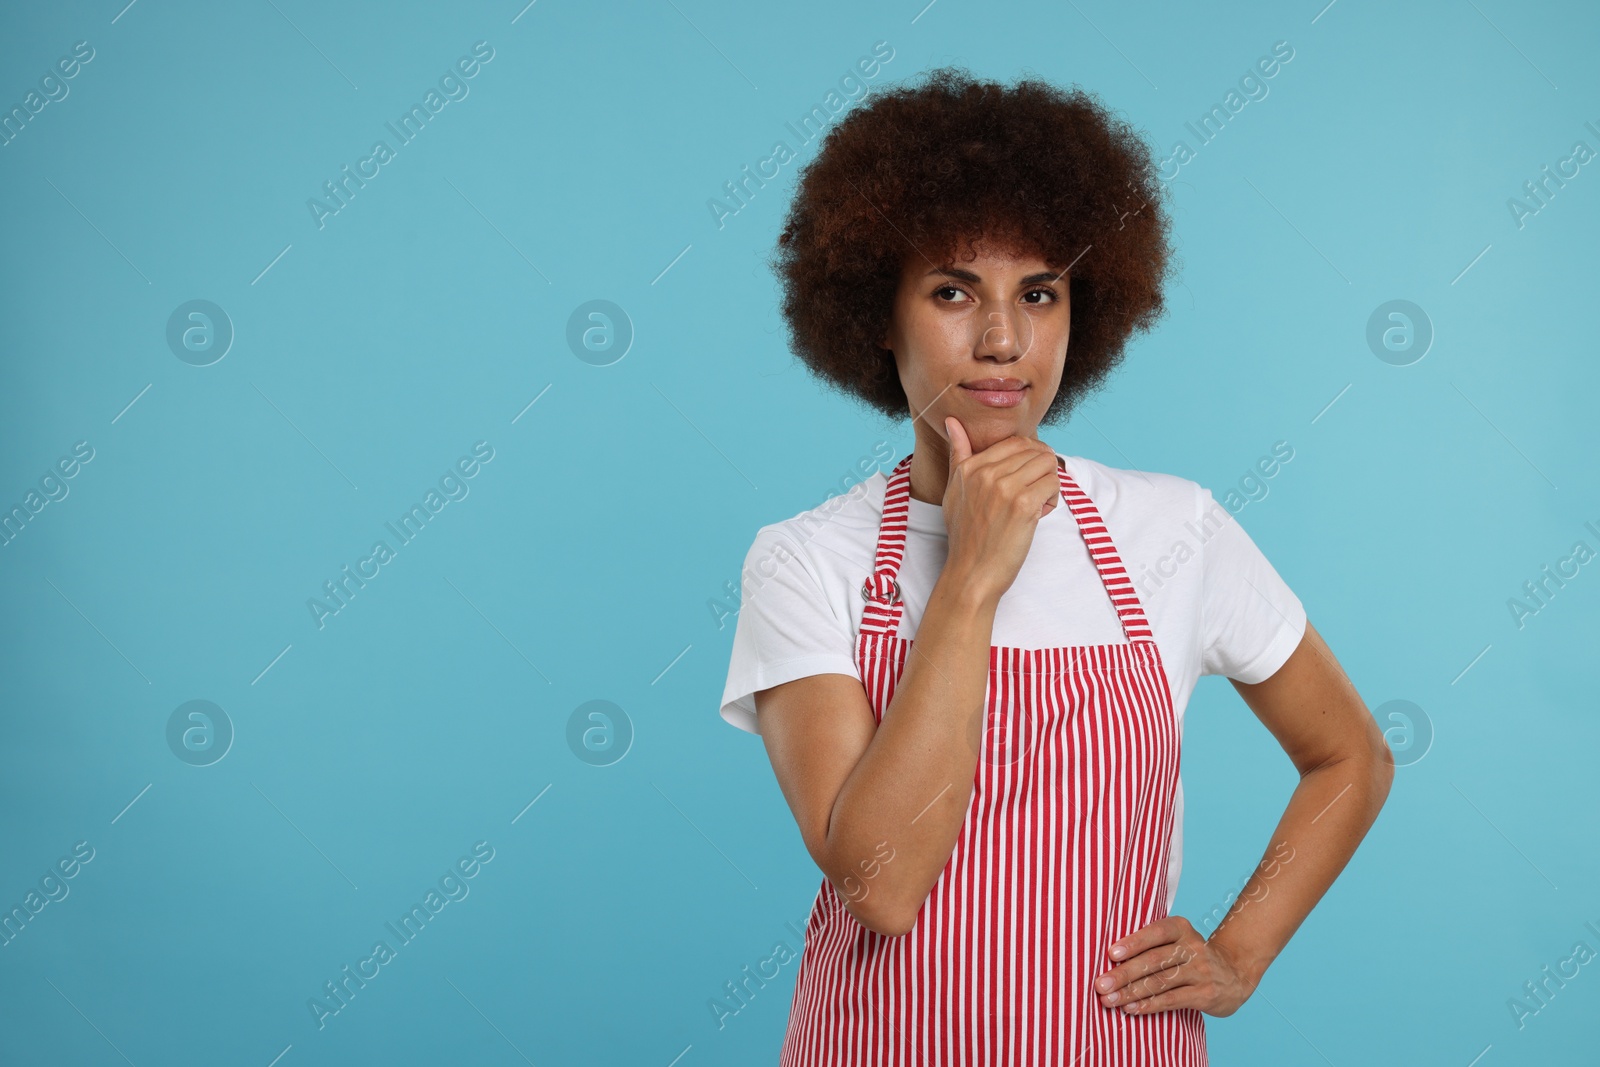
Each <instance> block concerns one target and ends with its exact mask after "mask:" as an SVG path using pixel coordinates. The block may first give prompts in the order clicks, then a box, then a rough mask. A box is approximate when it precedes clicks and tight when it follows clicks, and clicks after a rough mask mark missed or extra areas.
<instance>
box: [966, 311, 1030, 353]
mask: <svg viewBox="0 0 1600 1067" xmlns="http://www.w3.org/2000/svg"><path fill="white" fill-rule="evenodd" d="M984 321H985V322H986V323H987V325H985V327H984V330H983V335H982V336H981V337H980V338H979V339H978V355H980V356H987V355H994V356H999V357H1001V358H1002V359H1005V360H1006V361H1007V362H1012V361H1015V360H1018V359H1021V358H1022V357H1023V356H1024V355H1026V354H1027V351H1028V346H1029V345H1030V344H1032V342H1033V336H1032V330H1031V326H1032V323H1031V322H1029V321H1028V319H1027V317H1026V316H1023V315H1015V314H1012V313H1009V312H1006V311H1000V310H995V311H991V312H989V313H988V314H987V315H986V316H985V318H984Z"/></svg>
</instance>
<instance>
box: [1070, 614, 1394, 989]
mask: <svg viewBox="0 0 1600 1067" xmlns="http://www.w3.org/2000/svg"><path fill="white" fill-rule="evenodd" d="M1233 686H1234V688H1235V689H1237V690H1238V691H1239V695H1240V696H1241V697H1243V698H1244V701H1245V703H1246V704H1248V705H1249V706H1250V710H1252V711H1253V712H1255V714H1256V717H1257V718H1259V719H1260V720H1261V722H1262V724H1263V725H1265V726H1266V728H1267V729H1268V730H1270V731H1271V732H1272V736H1273V737H1275V738H1277V739H1278V743H1279V744H1280V745H1282V746H1283V750H1284V752H1285V753H1287V754H1288V756H1289V759H1290V760H1291V761H1293V763H1294V765H1295V768H1296V769H1297V770H1299V772H1300V784H1299V785H1298V786H1296V787H1295V790H1294V793H1293V795H1292V796H1290V798H1289V806H1288V808H1287V809H1286V810H1285V811H1284V813H1283V818H1281V819H1280V820H1279V821H1278V826H1277V829H1276V830H1274V831H1273V834H1272V840H1271V841H1270V842H1269V844H1268V846H1267V849H1266V852H1265V853H1264V856H1263V859H1262V861H1261V863H1260V864H1259V865H1258V866H1257V868H1256V869H1255V870H1254V871H1253V872H1252V873H1251V875H1250V879H1249V880H1248V881H1247V882H1246V883H1245V887H1244V889H1243V890H1242V891H1241V892H1240V894H1239V899H1238V900H1237V901H1236V902H1235V903H1234V905H1233V907H1232V908H1230V909H1229V911H1228V914H1227V916H1226V917H1225V918H1224V919H1223V920H1222V923H1221V925H1219V926H1218V927H1217V929H1216V930H1215V931H1214V932H1213V933H1212V934H1211V937H1210V939H1209V940H1208V939H1206V938H1205V937H1203V936H1201V934H1200V933H1199V932H1198V931H1196V930H1195V929H1194V927H1193V926H1192V925H1191V924H1190V923H1189V921H1188V920H1187V919H1185V918H1183V917H1182V916H1179V915H1174V916H1169V917H1168V918H1166V919H1162V920H1160V921H1159V922H1154V923H1151V924H1150V925H1149V926H1146V927H1144V928H1143V929H1142V930H1139V931H1136V932H1135V933H1133V934H1131V935H1129V936H1128V937H1125V938H1123V939H1122V940H1121V941H1118V942H1116V943H1115V944H1114V945H1113V946H1112V953H1113V957H1112V959H1111V960H1108V961H1107V963H1106V967H1107V974H1106V976H1105V977H1102V978H1099V979H1097V980H1096V984H1095V990H1096V992H1098V993H1100V994H1101V998H1100V999H1101V1003H1103V1004H1106V1005H1108V1006H1110V1007H1115V1008H1119V1009H1123V1010H1128V1011H1135V1012H1140V1013H1144V1012H1151V1011H1169V1010H1171V1009H1173V1008H1190V1007H1192V1008H1199V1009H1200V1010H1202V1011H1204V1012H1206V1013H1207V1014H1209V1015H1231V1014H1233V1012H1234V1011H1236V1010H1237V1009H1238V1007H1239V1005H1241V1004H1243V1003H1244V1002H1245V1000H1246V999H1248V998H1249V996H1250V994H1251V993H1253V992H1254V991H1255V988H1256V986H1257V984H1259V983H1260V981H1261V976H1262V974H1264V973H1265V972H1266V969H1267V967H1268V966H1269V965H1270V964H1271V963H1272V961H1273V960H1274V959H1275V958H1277V955H1278V953H1279V952H1281V951H1282V950H1283V946H1284V945H1285V944H1287V943H1288V941H1289V938H1290V937H1291V936H1293V934H1294V932H1295V930H1297V929H1299V927H1300V924H1301V922H1303V921H1304V920H1305V917H1306V915H1308V914H1309V913H1310V911H1311V909H1312V908H1313V907H1314V906H1315V905H1316V903H1317V901H1319V900H1321V899H1322V895H1323V894H1324V893H1326V892H1327V890H1328V887H1329V886H1330V885H1332V884H1333V880H1334V879H1335V878H1337V877H1338V876H1339V872H1340V871H1342V870H1344V867H1345V864H1346V863H1348V862H1349V860H1350V857H1351V856H1352V855H1353V854H1354V853H1355V850H1356V846H1357V845H1359V844H1360V843H1361V839H1362V838H1363V837H1365V836H1366V833H1367V830H1368V829H1369V828H1370V827H1371V826H1372V823H1373V821H1374V820H1375V819H1377V817H1378V811H1379V809H1380V808H1382V807H1383V803H1384V800H1385V799H1386V798H1387V797H1388V795H1389V785H1390V783H1391V782H1392V781H1393V779H1394V760H1393V758H1392V755H1391V753H1390V751H1389V746H1388V744H1387V743H1386V742H1385V741H1384V738H1383V732H1382V731H1381V730H1380V729H1379V727H1378V724H1377V722H1376V721H1374V719H1373V718H1372V713H1371V712H1369V711H1368V710H1367V707H1366V705H1365V704H1364V703H1363V702H1362V700H1361V697H1360V695H1359V694H1358V693H1357V692H1356V690H1355V687H1354V686H1353V685H1351V683H1350V679H1349V678H1348V677H1346V676H1345V673H1344V671H1343V670H1342V669H1341V668H1340V666H1339V664H1338V661H1337V660H1335V659H1334V658H1333V653H1332V652H1331V651H1329V650H1328V646H1327V644H1326V643H1325V642H1324V641H1323V640H1322V636H1321V635H1320V634H1318V633H1317V631H1316V629H1315V628H1314V627H1313V626H1312V625H1311V624H1310V623H1309V622H1307V623H1306V631H1305V636H1304V637H1302V638H1301V641H1300V645H1299V647H1298V648H1296V649H1295V651H1294V653H1293V654H1292V655H1291V656H1290V657H1289V659H1288V660H1287V661H1285V663H1284V665H1283V666H1282V667H1280V668H1279V669H1278V671H1277V673H1275V674H1274V675H1273V676H1272V677H1271V678H1268V679H1267V680H1266V681H1264V682H1259V683H1257V684H1255V685H1249V684H1246V683H1243V682H1238V681H1235V682H1234V683H1233ZM1118 946H1122V947H1123V948H1124V949H1125V950H1126V951H1125V952H1124V953H1123V954H1122V955H1121V956H1120V957H1119V956H1117V955H1116V951H1117V948H1118ZM1118 959H1123V960H1126V961H1127V962H1125V963H1120V964H1118V963H1117V961H1118ZM1113 964H1116V966H1114V967H1113V966H1112V965H1113ZM1113 995H1114V998H1113Z"/></svg>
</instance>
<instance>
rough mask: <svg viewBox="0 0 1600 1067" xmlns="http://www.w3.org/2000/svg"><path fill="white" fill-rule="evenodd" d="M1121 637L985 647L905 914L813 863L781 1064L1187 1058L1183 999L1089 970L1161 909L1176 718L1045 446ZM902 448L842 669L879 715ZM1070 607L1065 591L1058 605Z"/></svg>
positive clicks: (1125, 599)
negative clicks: (861, 914) (927, 865)
mask: <svg viewBox="0 0 1600 1067" xmlns="http://www.w3.org/2000/svg"><path fill="white" fill-rule="evenodd" d="M1057 470H1058V473H1059V475H1060V478H1061V495H1062V497H1063V498H1064V500H1065V502H1066V505H1067V507H1068V509H1069V510H1070V511H1071V512H1072V516H1073V518H1074V519H1075V520H1076V522H1077V524H1078V531H1079V533H1080V534H1081V535H1082V537H1083V540H1084V544H1085V545H1086V546H1087V547H1088V550H1089V555H1090V557H1091V558H1092V559H1093V561H1094V565H1095V568H1096V570H1097V571H1098V572H1099V574H1100V580H1101V582H1102V584H1103V585H1104V587H1105V590H1106V593H1107V595H1109V596H1110V598H1111V603H1112V605H1113V607H1114V608H1115V609H1116V612H1117V615H1118V617H1119V618H1120V620H1121V623H1122V629H1123V633H1124V634H1125V636H1126V637H1127V639H1128V640H1127V641H1126V642H1119V643H1115V644H1104V645H1072V646H1064V647H1061V648H1042V649H1027V648H1009V647H1004V646H998V645H996V646H992V647H991V648H990V649H989V678H988V682H987V686H986V690H987V691H986V693H985V697H984V705H985V716H986V718H985V728H984V731H983V735H982V740H981V745H982V750H981V755H980V758H979V759H978V763H977V768H976V771H975V773H974V788H973V793H972V798H971V801H970V802H969V804H968V807H967V813H966V815H965V817H964V819H963V822H962V825H961V831H960V835H959V837H958V838H957V840H956V845H955V849H954V851H953V852H952V853H951V855H950V860H949V862H948V863H946V864H945V868H944V870H943V871H942V872H941V873H940V875H939V878H938V880H937V881H936V882H935V883H934V884H933V888H932V889H931V890H930V892H929V894H928V899H927V900H925V901H924V902H923V904H922V907H921V908H920V909H919V910H918V912H917V916H916V921H915V923H914V925H913V926H912V928H911V929H910V931H908V932H907V933H906V934H904V935H902V936H900V937H888V936H885V935H883V934H878V933H874V932H873V931H871V930H869V929H867V928H866V927H864V926H862V925H861V924H860V923H859V922H858V921H857V920H856V918H855V916H853V915H851V914H850V913H849V911H847V910H846V909H845V906H844V901H843V899H842V898H841V897H840V895H839V893H838V891H837V890H835V888H834V886H833V883H832V882H830V881H829V880H828V879H827V878H824V879H823V880H822V887H821V889H820V891H819V892H818V894H817V898H816V901H815V903H814V904H813V906H812V910H811V917H810V920H809V921H808V922H807V924H806V935H805V945H804V948H803V949H802V950H801V954H800V966H799V971H798V974H797V975H796V979H795V991H794V1000H793V1002H792V1004H791V1006H790V1013H789V1027H788V1031H787V1033H786V1035H785V1037H784V1043H783V1050H782V1053H781V1056H780V1060H779V1063H780V1067H879V1065H884V1067H888V1065H900V1067H914V1065H926V1067H934V1065H938V1067H945V1065H957V1064H959V1065H966V1067H980V1065H982V1067H1001V1065H1005V1067H1023V1065H1029V1067H1032V1065H1038V1067H1045V1065H1063V1067H1064V1065H1068V1064H1070V1065H1072V1067H1137V1065H1145V1064H1149V1065H1160V1067H1174V1065H1176V1067H1204V1065H1205V1064H1206V1063H1207V1058H1206V1043H1205V1027H1204V1023H1203V1015H1202V1013H1201V1012H1200V1011H1199V1010H1198V1009H1195V1008H1184V1009H1178V1010H1174V1011H1159V1012H1153V1013H1151V1014H1148V1015H1129V1014H1128V1013H1126V1012H1124V1011H1123V1010H1122V1009H1121V1007H1120V1006H1119V1007H1109V1008H1108V1007H1105V1006H1104V1005H1102V1004H1101V1003H1100V998H1099V994H1097V993H1096V992H1095V991H1094V989H1093V987H1092V983H1093V982H1094V980H1095V979H1096V978H1097V977H1099V976H1100V975H1101V974H1104V973H1105V972H1106V971H1109V970H1110V969H1111V966H1112V964H1113V963H1114V962H1115V961H1113V960H1112V959H1111V958H1110V957H1109V956H1108V955H1107V954H1106V951H1107V949H1109V948H1110V947H1111V944H1112V942H1114V941H1116V940H1117V939H1118V938H1121V937H1125V936H1127V935H1128V934H1131V933H1133V932H1134V931H1135V930H1138V929H1139V928H1140V927H1143V926H1146V925H1148V924H1149V923H1152V922H1155V921H1156V920H1158V919H1163V918H1165V917H1166V915H1167V902H1166V875H1167V861H1168V859H1169V856H1170V846H1171V840H1172V805H1173V798H1174V794H1175V791H1176V786H1177V778H1178V754H1179V730H1178V721H1177V716H1176V714H1175V713H1174V710H1173V706H1172V694H1171V692H1170V689H1169V687H1168V684H1167V677H1166V673H1165V671H1164V670H1163V669H1162V666H1161V655H1160V652H1159V651H1158V650H1157V648H1156V643H1155V640H1154V638H1153V637H1152V635H1151V631H1150V625H1149V622H1148V621H1147V620H1146V618H1145V614H1144V610H1143V608H1142V607H1141V606H1140V603H1139V598H1138V596H1137V595H1136V594H1135V592H1134V588H1133V583H1132V582H1131V581H1129V579H1128V575H1127V572H1126V570H1124V568H1123V565H1122V561H1121V560H1120V559H1119V558H1118V556H1117V551H1116V548H1115V546H1114V545H1112V543H1111V537H1110V535H1109V534H1108V533H1107V531H1106V527H1105V524H1104V523H1103V522H1102V521H1101V519H1100V514H1099V512H1098V511H1096V510H1095V506H1094V503H1093V502H1092V501H1091V500H1090V499H1089V497H1088V496H1087V495H1085V494H1084V492H1083V490H1082V489H1080V488H1079V487H1078V485H1077V483H1076V482H1075V481H1074V480H1073V479H1072V476H1071V475H1069V474H1068V473H1067V471H1066V470H1065V468H1064V467H1061V466H1060V464H1059V463H1058V466H1057ZM910 497H911V456H906V457H905V458H904V459H902V460H901V461H900V463H899V465H898V466H896V467H895V469H894V473H893V474H892V475H890V477H889V481H888V487H887V489H886V491H885V494H884V507H883V519H882V522H881V523H880V525H879V528H878V543H877V557H876V564H875V566H874V569H873V573H872V575H871V576H870V577H868V578H867V579H866V581H865V582H864V583H863V586H862V596H863V597H864V598H866V599H867V606H866V609H865V611H864V613H863V616H862V621H861V632H860V636H859V637H858V639H857V643H856V666H857V668H858V669H859V670H860V672H861V679H862V684H863V686H864V687H865V689H866V691H867V697H868V701H869V703H870V704H871V706H872V713H873V717H874V718H875V719H876V720H877V721H879V722H882V721H883V713H884V710H885V709H886V708H887V707H888V706H889V701H890V699H891V698H892V697H893V695H894V689H895V684H896V683H897V682H898V680H899V678H900V675H901V672H902V671H903V670H904V668H905V662H906V654H907V652H908V650H909V649H910V647H911V641H910V640H906V639H902V638H900V637H898V636H897V635H896V630H897V628H898V625H899V621H900V612H901V602H900V588H899V584H898V582H897V580H896V575H897V574H898V573H899V569H900V562H901V559H902V558H903V557H904V554H905V542H906V516H907V512H908V509H909V504H908V501H909V500H910ZM1062 609H1063V610H1070V605H1065V604H1064V605H1062Z"/></svg>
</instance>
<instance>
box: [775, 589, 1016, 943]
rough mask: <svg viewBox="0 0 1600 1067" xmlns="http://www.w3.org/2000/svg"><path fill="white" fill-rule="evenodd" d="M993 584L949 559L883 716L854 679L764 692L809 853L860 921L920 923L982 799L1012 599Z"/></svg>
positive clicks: (780, 768)
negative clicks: (977, 793) (981, 776)
mask: <svg viewBox="0 0 1600 1067" xmlns="http://www.w3.org/2000/svg"><path fill="white" fill-rule="evenodd" d="M985 588H986V587H985V586H984V585H983V584H982V583H979V582H975V581H973V580H972V579H971V577H970V576H969V575H968V574H967V573H966V572H965V570H964V569H962V568H961V567H960V566H959V565H953V564H947V565H946V567H945V569H944V571H943V572H942V573H941V574H940V576H939V579H938V581H937V582H936V583H935V585H934V588H933V593H932V595H931V596H930V597H929V599H928V606H927V609H926V610H925V611H924V612H923V616H922V621H921V622H920V623H919V624H918V626H917V637H916V641H915V642H913V644H912V646H911V652H910V654H909V657H908V659H907V662H906V666H905V670H904V671H903V672H902V674H901V676H900V680H899V683H898V684H897V685H896V687H895V692H894V698H893V700H892V701H891V702H890V705H889V707H888V709H886V711H885V713H884V716H883V723H882V724H881V725H878V724H876V723H875V722H874V721H873V715H872V708H871V706H870V705H869V704H868V703H867V694H866V691H865V690H864V689H863V688H862V685H861V683H860V682H859V681H857V680H856V679H855V678H853V677H851V676H849V675H843V674H820V675H813V676H811V677H807V678H798V679H796V680H795V681H792V682H786V683H784V684H783V685H777V686H773V687H772V688H770V689H763V690H760V691H758V692H757V693H756V694H755V701H756V714H757V717H758V721H759V723H760V726H761V737H762V740H763V741H764V742H765V743H766V748H767V755H768V757H769V758H770V759H771V760H772V768H773V772H774V773H775V774H776V775H777V778H778V786H779V788H780V789H782V790H783V795H784V798H785V799H786V800H787V801H788V802H789V807H790V809H791V810H792V811H793V812H794V816H795V821H796V822H797V823H798V824H799V827H800V834H801V837H802V838H804V840H805V843H806V849H807V851H809V852H810V853H811V858H812V859H813V860H814V861H815V862H816V864H817V866H818V867H821V868H822V872H823V874H825V875H826V876H827V877H828V880H829V881H831V882H832V883H833V885H834V888H835V889H836V890H838V892H839V895H840V897H842V898H843V899H844V901H845V906H846V907H847V908H849V909H850V913H851V914H852V915H854V916H855V917H856V919H857V921H859V922H860V923H861V924H862V925H863V926H865V927H867V928H868V929H870V930H873V931H875V932H877V933H880V934H884V935H886V936H889V937H898V936H899V935H901V934H904V933H905V932H906V931H908V930H910V929H911V926H912V924H913V923H914V922H915V920H916V915H917V911H918V909H920V908H921V907H922V903H923V901H925V900H926V899H927V897H928V891H929V890H930V889H932V888H933V883H934V882H936V881H937V880H938V878H939V873H940V872H941V871H943V870H944V867H945V864H946V863H948V862H949V860H950V854H951V852H953V851H954V850H955V845H956V840H957V838H958V836H959V835H960V831H961V822H962V820H963V818H965V816H966V811H967V804H968V802H969V801H970V800H971V798H972V788H973V780H974V776H975V772H976V770H977V762H978V751H979V747H980V746H979V744H978V741H977V740H976V737H975V734H976V732H977V731H978V730H980V729H981V726H982V719H983V715H982V712H983V700H984V692H985V687H986V685H987V683H988V676H989V645H990V643H991V640H992V633H993V629H994V615H995V609H996V607H997V605H998V603H999V598H998V596H994V595H992V594H991V593H986V592H984V591H983V590H984V589H985Z"/></svg>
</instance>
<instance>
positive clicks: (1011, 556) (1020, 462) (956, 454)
mask: <svg viewBox="0 0 1600 1067" xmlns="http://www.w3.org/2000/svg"><path fill="white" fill-rule="evenodd" d="M945 430H946V432H947V433H948V434H949V436H950V473H949V479H948V480H947V481H946V482H945V490H944V524H945V530H946V531H947V534H948V537H949V554H948V555H947V556H946V558H945V568H946V569H947V570H948V569H950V568H952V567H956V568H961V569H963V570H964V571H965V574H966V576H967V580H968V581H971V582H975V583H977V585H978V588H979V590H980V592H981V593H982V594H983V595H985V596H988V597H991V598H993V600H995V601H996V602H998V601H999V599H1000V597H1001V596H1002V595H1003V594H1004V593H1005V591H1006V590H1007V589H1009V588H1011V583H1012V582H1014V581H1016V578H1017V573H1018V572H1019V571H1021V570H1022V561H1023V560H1025V559H1027V557H1028V549H1029V547H1030V546H1031V545H1032V544H1033V533H1034V530H1035V529H1036V528H1037V527H1038V525H1039V520H1040V519H1041V518H1043V517H1044V515H1045V514H1046V513H1047V512H1049V510H1050V509H1051V508H1053V507H1055V505H1056V503H1057V502H1058V501H1059V500H1060V498H1061V482H1060V478H1059V476H1058V475H1057V473H1056V453H1055V450H1054V449H1053V448H1051V447H1050V446H1049V445H1047V444H1045V443H1044V442H1043V441H1040V440H1038V439H1036V438H1032V437H1017V436H1012V437H1007V438H1005V439H1004V440H1002V441H997V442H996V443H995V444H993V445H990V446H989V447H988V448H986V449H984V450H983V451H982V452H979V453H977V454H976V455H974V454H973V452H972V442H971V441H970V440H969V439H968V438H967V431H966V428H965V427H963V426H962V425H961V420H960V419H957V418H956V417H955V416H953V415H952V416H949V417H947V418H946V419H945Z"/></svg>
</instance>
